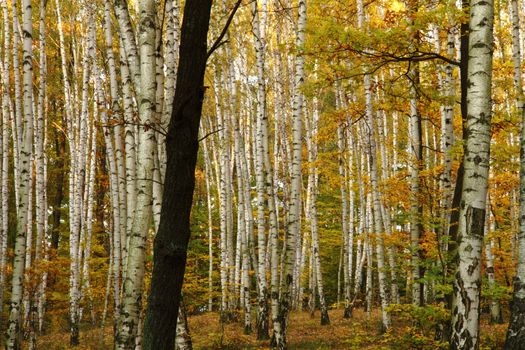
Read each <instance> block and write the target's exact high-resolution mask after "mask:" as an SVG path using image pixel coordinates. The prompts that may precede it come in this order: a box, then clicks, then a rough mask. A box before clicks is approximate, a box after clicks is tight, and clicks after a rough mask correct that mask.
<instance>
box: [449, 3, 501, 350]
mask: <svg viewBox="0 0 525 350" xmlns="http://www.w3.org/2000/svg"><path fill="white" fill-rule="evenodd" d="M493 19H494V3H493V2H492V1H481V2H479V1H478V2H476V1H472V2H471V3H470V19H469V24H470V37H469V46H468V48H469V59H468V80H469V84H468V87H467V111H468V113H467V120H466V135H467V138H466V143H465V154H464V158H463V161H464V166H465V176H464V179H463V191H462V200H461V201H462V205H461V207H460V210H459V223H458V237H459V263H458V269H457V272H456V280H455V281H454V300H453V309H452V310H453V314H452V336H451V341H450V344H451V349H477V348H478V347H479V286H480V284H481V281H480V278H481V276H480V271H481V265H480V262H481V251H482V246H483V231H484V220H485V207H486V198H487V185H488V167H489V156H490V139H491V130H490V126H491V115H492V108H491V107H492V106H491V101H492V96H491V81H492V50H493V49H492V42H493V34H492V30H493V23H494V22H493Z"/></svg>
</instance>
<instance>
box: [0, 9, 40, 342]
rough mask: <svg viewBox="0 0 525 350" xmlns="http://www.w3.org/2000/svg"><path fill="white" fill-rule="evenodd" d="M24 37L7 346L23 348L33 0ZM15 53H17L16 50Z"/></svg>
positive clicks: (27, 11)
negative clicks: (19, 139)
mask: <svg viewBox="0 0 525 350" xmlns="http://www.w3.org/2000/svg"><path fill="white" fill-rule="evenodd" d="M22 9H23V11H22V12H23V15H22V18H23V20H22V27H23V30H24V38H23V58H24V60H23V101H24V108H23V122H22V125H21V127H22V130H18V131H19V132H20V133H21V134H22V142H21V144H20V159H19V160H20V181H19V186H20V189H19V196H20V200H19V203H18V213H17V225H16V238H15V252H14V254H15V255H14V261H13V278H12V287H11V288H12V289H11V302H10V307H9V323H8V328H7V338H6V349H9V350H11V349H21V345H22V344H21V340H22V339H21V326H22V324H21V319H20V318H21V312H20V311H21V309H20V308H21V306H22V305H21V301H22V295H23V280H24V263H25V261H24V258H25V249H26V233H27V228H28V226H29V219H30V218H29V217H28V210H29V206H30V205H31V203H30V202H29V194H30V191H31V172H30V169H31V163H30V160H31V155H32V146H33V34H32V33H33V20H32V8H31V1H30V0H23V1H22ZM15 55H17V53H16V52H15Z"/></svg>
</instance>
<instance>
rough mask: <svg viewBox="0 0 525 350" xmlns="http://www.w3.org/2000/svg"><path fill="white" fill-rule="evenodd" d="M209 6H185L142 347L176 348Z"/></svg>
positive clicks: (203, 3) (204, 3) (202, 3)
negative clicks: (176, 327)
mask: <svg viewBox="0 0 525 350" xmlns="http://www.w3.org/2000/svg"><path fill="white" fill-rule="evenodd" d="M210 10H211V1H210V0H204V1H203V0H200V1H195V0H189V1H187V2H186V5H185V7H184V16H183V22H182V32H181V46H180V55H179V59H180V60H179V66H178V69H177V84H176V90H175V97H174V101H173V112H172V114H171V121H170V124H169V127H168V135H167V137H166V154H167V163H166V176H165V184H164V193H163V200H162V212H161V216H160V223H159V229H158V231H157V235H156V236H155V242H154V257H153V273H152V280H151V288H150V290H151V292H150V295H149V303H148V308H147V311H146V321H145V325H144V344H143V349H144V350H153V349H172V348H173V346H174V344H173V342H174V340H175V323H176V320H177V316H178V312H179V304H180V297H179V296H180V293H181V288H182V280H183V277H184V270H185V265H186V250H187V246H188V241H189V238H190V226H189V216H190V210H191V204H192V200H193V190H194V187H195V165H196V161H197V152H198V135H199V123H200V117H201V110H202V98H203V96H204V87H203V79H204V70H205V67H206V59H207V56H208V55H207V50H206V37H207V33H208V26H209V19H210ZM174 295H175V296H176V297H173V296H174Z"/></svg>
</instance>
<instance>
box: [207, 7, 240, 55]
mask: <svg viewBox="0 0 525 350" xmlns="http://www.w3.org/2000/svg"><path fill="white" fill-rule="evenodd" d="M241 2H242V0H237V2H236V3H235V6H233V9H232V12H231V13H230V16H229V17H228V20H227V21H226V24H225V25H224V28H222V32H221V34H219V37H218V38H217V39H215V42H214V43H213V45H212V46H211V47H210V49H209V50H208V53H207V54H206V59H208V58H210V56H211V54H212V53H213V52H214V51H215V50H217V49H218V48H219V47H220V46H221V45H222V44H223V42H222V39H223V38H224V36H225V35H226V33H227V32H228V28H229V27H230V24H231V23H232V21H233V17H234V16H235V13H236V12H237V10H238V9H239V6H241Z"/></svg>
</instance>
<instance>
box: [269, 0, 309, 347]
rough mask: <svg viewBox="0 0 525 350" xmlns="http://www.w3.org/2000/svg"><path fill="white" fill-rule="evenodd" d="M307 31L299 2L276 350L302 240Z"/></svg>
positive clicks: (283, 339) (282, 344) (281, 341)
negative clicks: (290, 147)
mask: <svg viewBox="0 0 525 350" xmlns="http://www.w3.org/2000/svg"><path fill="white" fill-rule="evenodd" d="M305 27H306V1H305V0H299V17H298V21H297V37H296V44H295V45H296V48H297V50H298V51H299V53H298V55H297V56H296V58H295V82H294V88H295V90H294V91H295V92H294V99H293V111H292V123H293V125H292V140H293V141H292V148H293V155H292V164H291V192H290V210H289V212H288V228H287V235H286V243H285V246H284V254H285V258H284V265H283V266H282V270H283V277H282V279H281V290H280V310H279V311H280V313H279V315H272V320H273V322H274V333H273V339H272V345H273V346H274V347H275V348H277V349H285V348H286V326H287V322H288V315H289V313H290V309H291V305H292V299H293V290H292V288H293V284H294V270H295V266H294V263H295V261H296V258H297V257H296V255H297V254H296V251H297V242H298V241H299V239H300V237H299V236H300V232H301V230H300V216H301V188H302V185H301V164H302V151H303V147H302V146H303V142H302V114H303V95H302V91H301V87H302V85H303V81H304V56H303V55H302V54H301V52H302V50H303V46H304V37H305Z"/></svg>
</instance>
